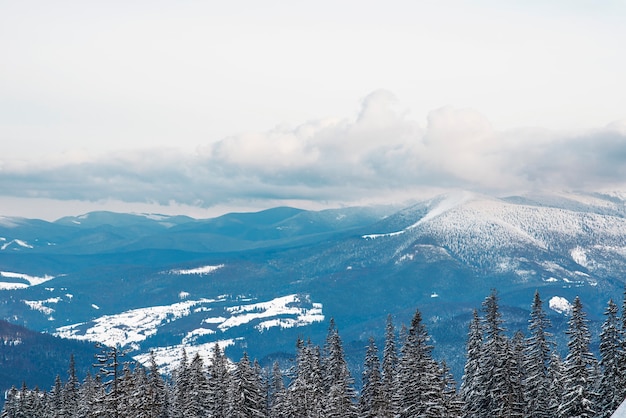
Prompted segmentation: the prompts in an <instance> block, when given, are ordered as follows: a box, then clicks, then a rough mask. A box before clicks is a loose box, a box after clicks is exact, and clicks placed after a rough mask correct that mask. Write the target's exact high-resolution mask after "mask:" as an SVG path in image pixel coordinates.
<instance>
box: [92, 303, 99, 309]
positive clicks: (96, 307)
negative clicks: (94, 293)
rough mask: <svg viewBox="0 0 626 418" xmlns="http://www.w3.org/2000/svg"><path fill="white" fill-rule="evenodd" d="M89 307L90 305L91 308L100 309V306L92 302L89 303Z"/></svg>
mask: <svg viewBox="0 0 626 418" xmlns="http://www.w3.org/2000/svg"><path fill="white" fill-rule="evenodd" d="M91 307H92V308H94V309H96V310H99V309H100V307H99V306H98V305H96V304H95V303H92V304H91Z"/></svg>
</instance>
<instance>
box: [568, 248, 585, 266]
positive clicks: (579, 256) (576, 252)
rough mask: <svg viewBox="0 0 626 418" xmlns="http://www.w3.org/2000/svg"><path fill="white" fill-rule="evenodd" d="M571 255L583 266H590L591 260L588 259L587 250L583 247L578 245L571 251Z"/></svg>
mask: <svg viewBox="0 0 626 418" xmlns="http://www.w3.org/2000/svg"><path fill="white" fill-rule="evenodd" d="M570 255H571V256H572V260H574V261H575V262H576V263H577V264H580V265H581V266H583V267H589V261H587V254H586V253H585V250H584V249H583V248H581V247H576V248H574V249H572V250H571V251H570Z"/></svg>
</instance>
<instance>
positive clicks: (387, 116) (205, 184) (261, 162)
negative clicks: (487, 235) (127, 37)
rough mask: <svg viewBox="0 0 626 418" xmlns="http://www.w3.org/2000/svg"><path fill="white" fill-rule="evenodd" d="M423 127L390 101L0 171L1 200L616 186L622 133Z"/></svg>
mask: <svg viewBox="0 0 626 418" xmlns="http://www.w3.org/2000/svg"><path fill="white" fill-rule="evenodd" d="M426 120H427V122H426V125H425V126H424V127H422V126H420V124H419V123H418V122H417V121H416V120H415V118H412V117H411V116H410V114H409V112H408V111H407V110H406V109H405V108H404V107H403V106H402V105H401V104H400V103H399V101H398V100H397V99H396V98H395V97H394V95H393V94H392V93H390V92H388V91H384V90H378V91H375V92H373V93H372V94H370V95H368V96H367V97H365V98H364V99H363V101H362V106H361V109H360V112H359V113H358V115H357V116H356V117H352V118H351V117H344V118H334V119H330V118H329V119H323V120H317V121H309V122H305V123H303V124H301V125H299V126H295V127H288V126H278V127H276V128H274V129H272V130H270V131H267V132H251V133H244V134H240V135H233V136H230V137H227V138H225V139H223V140H221V141H217V142H214V143H210V144H207V145H204V146H202V147H199V148H198V149H197V151H196V152H195V153H193V154H192V153H185V152H182V151H179V150H177V149H174V148H169V149H166V148H155V149H150V150H140V151H125V152H112V153H107V154H93V153H85V152H75V153H65V154H57V155H55V156H52V157H50V158H46V159H39V160H34V159H32V160H24V161H15V160H5V161H0V180H1V181H0V195H3V196H8V197H36V198H47V199H56V200H69V199H74V200H79V201H84V200H87V201H93V202H98V201H107V200H110V201H121V202H135V203H141V204H146V203H148V204H150V203H159V204H161V205H174V206H176V205H178V206H180V205H183V206H184V205H188V206H190V207H212V206H216V205H233V204H234V203H235V202H238V203H239V204H240V203H243V202H246V201H254V202H256V203H255V205H257V206H261V207H262V206H263V205H264V202H267V206H269V205H275V204H277V203H280V202H300V203H302V206H310V205H311V204H314V203H317V204H319V203H320V202H325V203H327V204H354V203H356V202H358V203H366V202H367V201H371V200H375V199H380V198H381V196H384V197H385V198H387V197H390V196H393V197H394V198H398V197H403V198H411V197H415V196H414V195H413V194H414V193H416V192H417V191H418V190H421V189H424V188H449V187H454V188H464V189H471V190H477V191H487V192H497V193H506V192H508V191H511V190H515V191H517V190H520V189H533V188H542V189H547V188H549V189H585V188H586V189H598V188H605V187H614V188H620V187H624V179H625V178H626V166H625V165H624V164H623V162H624V161H626V128H624V126H626V124H625V123H624V122H623V121H616V122H613V123H611V124H609V125H607V126H606V127H604V128H598V129H595V130H590V131H585V132H573V133H572V132H557V131H549V130H539V129H517V130H510V131H498V130H495V129H494V128H493V127H492V125H491V124H490V122H489V120H488V119H487V117H486V116H484V115H482V114H481V113H480V112H477V111H475V110H472V109H457V108H454V107H450V106H446V107H443V108H440V109H436V110H433V111H431V112H430V113H429V114H428V117H427V119H426Z"/></svg>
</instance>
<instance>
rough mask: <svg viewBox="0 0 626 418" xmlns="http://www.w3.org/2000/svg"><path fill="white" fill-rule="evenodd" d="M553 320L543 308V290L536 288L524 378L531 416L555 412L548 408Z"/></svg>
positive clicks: (541, 417)
mask: <svg viewBox="0 0 626 418" xmlns="http://www.w3.org/2000/svg"><path fill="white" fill-rule="evenodd" d="M550 325H551V324H550V320H549V319H548V317H547V316H546V314H545V312H544V311H543V302H542V300H541V298H540V296H539V292H535V296H534V299H533V304H532V308H531V311H530V320H529V324H528V332H529V334H530V336H529V337H528V339H527V340H526V350H525V351H526V356H525V362H524V369H525V370H526V379H525V381H524V391H525V393H526V409H525V415H526V416H527V417H529V418H549V417H553V416H554V415H553V414H552V413H551V412H550V410H549V408H548V403H549V401H550V398H549V397H548V391H549V388H550V377H549V373H548V369H549V367H550V357H551V346H552V345H553V343H551V342H550V340H549V339H550V338H551V337H552V335H551V334H550V333H549V332H548V331H547V328H549V327H550Z"/></svg>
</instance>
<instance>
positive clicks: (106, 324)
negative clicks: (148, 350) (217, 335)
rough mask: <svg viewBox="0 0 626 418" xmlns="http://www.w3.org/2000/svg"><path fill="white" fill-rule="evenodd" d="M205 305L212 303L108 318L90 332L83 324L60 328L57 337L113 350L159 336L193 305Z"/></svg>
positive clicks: (176, 305)
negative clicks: (164, 327) (161, 331)
mask: <svg viewBox="0 0 626 418" xmlns="http://www.w3.org/2000/svg"><path fill="white" fill-rule="evenodd" d="M203 302H210V300H209V299H201V300H195V301H187V302H179V303H174V304H172V305H166V306H151V307H148V308H139V309H133V310H130V311H126V312H122V313H120V314H115V315H104V316H101V317H99V318H96V319H94V320H93V321H91V322H90V327H88V328H87V329H84V327H82V325H83V324H74V325H67V326H64V327H61V328H57V331H56V332H55V333H54V334H55V335H57V336H59V337H63V338H74V339H77V340H87V341H94V342H101V343H102V344H105V345H108V346H110V347H114V346H117V345H120V346H122V347H124V346H127V345H129V344H131V343H137V342H141V341H144V340H145V339H146V338H148V337H150V336H152V335H154V334H156V333H157V330H158V328H159V326H161V325H162V324H164V323H167V322H171V321H175V320H177V319H180V318H182V317H185V316H188V315H189V314H190V313H191V308H192V307H193V306H195V305H197V304H199V303H203Z"/></svg>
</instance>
